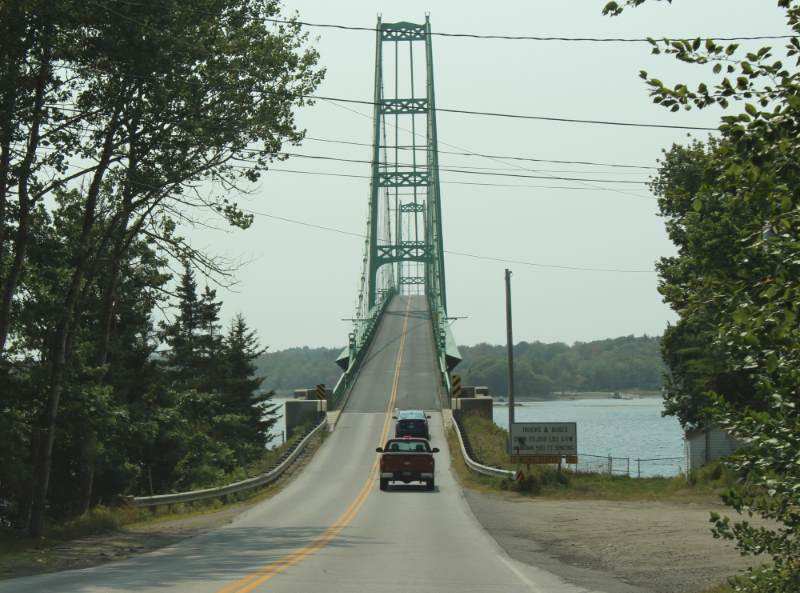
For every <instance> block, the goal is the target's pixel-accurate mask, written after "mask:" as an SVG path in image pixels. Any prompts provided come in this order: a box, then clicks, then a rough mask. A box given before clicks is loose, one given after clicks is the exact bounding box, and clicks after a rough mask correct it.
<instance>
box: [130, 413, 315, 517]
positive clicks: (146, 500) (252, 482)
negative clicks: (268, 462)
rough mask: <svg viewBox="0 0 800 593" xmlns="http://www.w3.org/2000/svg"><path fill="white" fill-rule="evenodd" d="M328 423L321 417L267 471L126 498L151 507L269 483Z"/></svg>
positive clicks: (134, 504) (211, 496)
mask: <svg viewBox="0 0 800 593" xmlns="http://www.w3.org/2000/svg"><path fill="white" fill-rule="evenodd" d="M327 425H328V423H327V422H326V421H325V420H324V419H323V421H322V422H320V423H319V424H318V425H317V426H316V427H315V428H314V429H313V430H312V431H311V432H309V433H308V434H307V435H306V436H305V437H304V438H303V440H302V441H300V442H299V443H298V444H297V446H296V447H295V448H294V451H292V452H291V453H290V454H289V456H288V457H287V458H286V459H284V460H283V461H282V462H281V463H280V465H278V466H277V467H275V468H273V469H271V470H270V471H268V472H267V473H264V474H261V475H259V476H254V477H252V478H247V479H246V480H241V481H240V482H233V483H232V484H226V485H225V486H217V487H215V488H204V489H203V490H192V491H190V492H176V493H174V494H156V495H155V496H134V497H131V498H130V499H128V500H129V501H130V503H131V504H132V505H133V506H136V507H152V506H157V505H160V504H174V503H178V502H195V501H197V500H204V499H206V498H216V497H218V496H225V495H226V494H234V493H236V492H243V491H245V490H250V489H251V488H258V487H259V486H265V485H267V484H271V483H272V482H274V481H275V480H277V479H278V478H280V477H281V475H282V474H283V472H285V471H286V468H288V467H289V466H290V465H291V464H292V463H293V462H294V460H295V459H297V457H298V456H299V455H300V453H302V452H303V449H305V448H306V445H307V444H308V442H309V441H310V440H311V439H312V437H313V436H314V435H316V434H317V433H318V432H319V431H320V430H322V429H323V427H327Z"/></svg>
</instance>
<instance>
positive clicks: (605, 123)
mask: <svg viewBox="0 0 800 593" xmlns="http://www.w3.org/2000/svg"><path fill="white" fill-rule="evenodd" d="M303 98H305V99H320V100H322V101H335V102H337V103H355V104H358V105H372V106H373V107H375V106H378V105H380V104H379V103H376V102H375V101H366V100H362V99H343V98H341V97H326V96H322V95H303ZM435 111H439V112H444V113H458V114H461V115H480V116H487V117H502V118H508V119H529V120H537V121H550V122H558V123H570V124H590V125H600V126H622V127H628V128H662V129H668V130H699V131H704V132H717V131H718V129H717V128H707V127H704V126H679V125H676V124H646V123H639V122H624V121H612V120H601V119H576V118H570V117H551V116H545V115H525V114H521V113H503V112H499V111H475V110H471V109H456V108H450V107H436V108H435Z"/></svg>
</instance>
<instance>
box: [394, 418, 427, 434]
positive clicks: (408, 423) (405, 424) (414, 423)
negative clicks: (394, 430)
mask: <svg viewBox="0 0 800 593" xmlns="http://www.w3.org/2000/svg"><path fill="white" fill-rule="evenodd" d="M398 424H399V425H400V428H401V429H403V430H414V431H420V432H423V431H424V430H425V421H424V420H400V422H398Z"/></svg>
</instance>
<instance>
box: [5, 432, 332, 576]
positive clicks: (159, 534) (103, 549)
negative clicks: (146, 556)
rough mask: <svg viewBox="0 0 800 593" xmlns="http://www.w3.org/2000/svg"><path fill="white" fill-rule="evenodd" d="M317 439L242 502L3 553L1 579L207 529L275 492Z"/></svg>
mask: <svg viewBox="0 0 800 593" xmlns="http://www.w3.org/2000/svg"><path fill="white" fill-rule="evenodd" d="M320 443H321V439H319V438H316V439H314V442H310V443H309V445H308V447H307V448H306V450H305V451H304V452H303V453H302V454H301V455H300V457H299V458H298V459H297V460H296V461H295V462H294V463H293V464H292V465H291V466H290V467H289V468H287V470H286V472H284V474H283V475H282V476H281V477H280V478H279V479H278V480H277V481H276V482H275V483H273V484H271V485H270V486H268V487H267V488H264V489H263V490H260V491H259V492H258V493H257V494H255V495H254V496H253V497H251V498H249V499H247V500H244V501H241V502H237V503H233V504H228V505H225V506H223V507H221V508H218V509H215V510H211V509H209V510H207V511H202V510H201V511H196V512H192V513H189V514H186V515H185V516H181V515H171V516H168V517H165V518H154V519H153V520H152V521H145V522H142V523H133V524H131V525H126V526H125V527H124V528H123V529H121V530H120V531H114V532H110V533H103V534H98V535H92V536H87V537H81V538H78V539H73V540H69V541H63V542H53V543H45V544H43V545H42V546H41V547H39V548H30V549H27V550H24V551H22V552H18V553H14V554H5V555H2V556H0V580H2V579H11V578H16V577H23V576H31V575H36V574H43V573H48V572H58V571H62V570H72V569H78V568H89V567H91V566H99V565H101V564H105V563H107V562H114V561H118V560H124V559H125V558H129V557H131V556H134V555H136V554H143V553H146V552H152V551H154V550H158V549H159V548H163V547H166V546H170V545H172V544H175V543H177V542H179V541H181V540H184V539H187V538H190V537H196V536H198V535H201V534H203V533H207V532H208V531H212V530H214V529H216V528H218V527H221V526H222V525H225V524H227V523H230V522H231V521H233V520H234V518H236V516H238V515H239V514H240V513H242V512H244V511H246V510H247V509H250V508H252V507H254V506H255V505H257V504H259V503H261V502H263V501H265V500H267V499H269V498H271V497H272V496H274V495H275V494H276V493H278V492H279V491H280V490H281V489H282V488H283V487H284V486H286V484H288V483H289V482H290V481H291V480H292V479H293V478H294V477H295V476H296V475H297V474H298V473H299V472H300V471H301V470H302V469H303V467H305V465H306V464H307V463H308V461H309V460H310V459H311V457H312V456H313V455H314V453H315V452H316V450H317V449H318V448H319V445H320Z"/></svg>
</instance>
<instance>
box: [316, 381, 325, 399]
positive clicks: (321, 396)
mask: <svg viewBox="0 0 800 593" xmlns="http://www.w3.org/2000/svg"><path fill="white" fill-rule="evenodd" d="M316 391H317V397H318V398H319V399H325V395H326V392H325V383H320V384H319V385H317V390H316Z"/></svg>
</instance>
